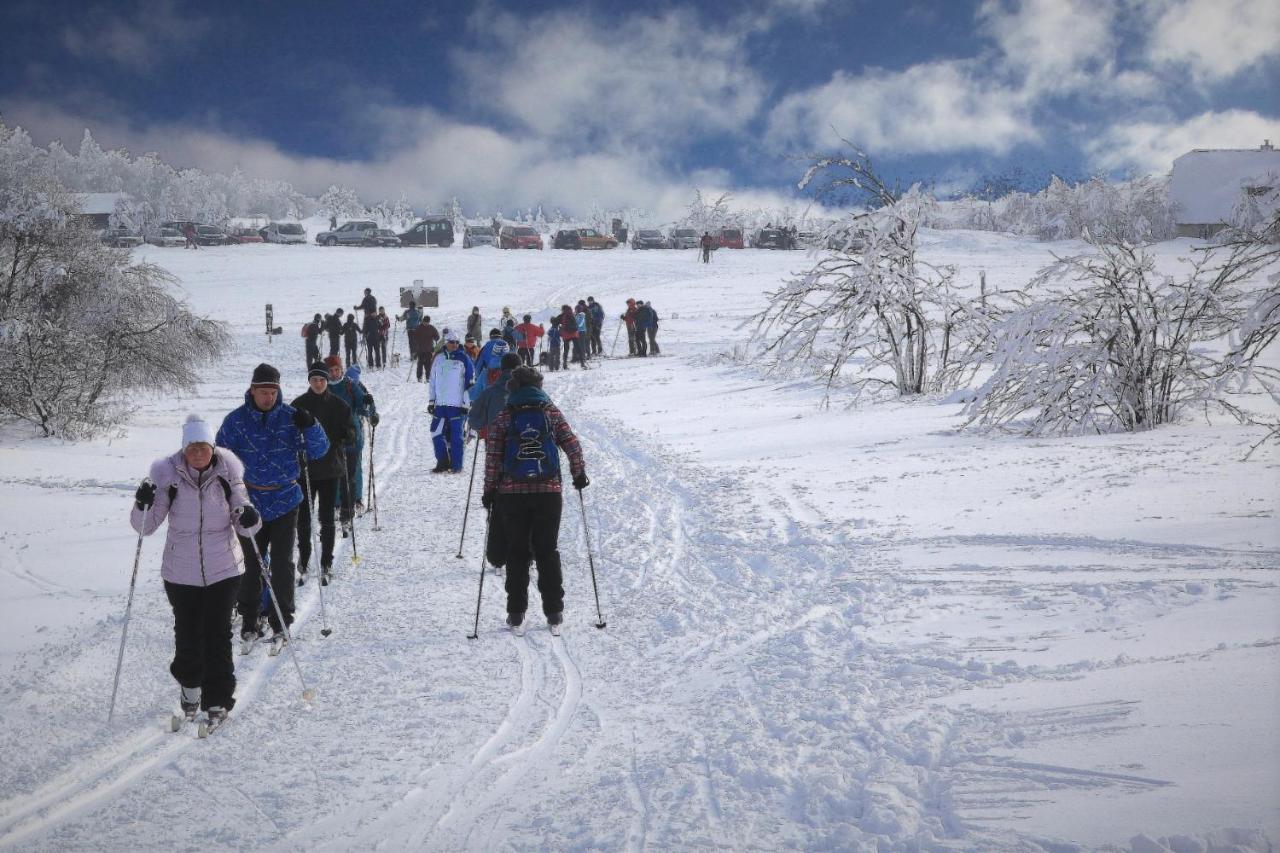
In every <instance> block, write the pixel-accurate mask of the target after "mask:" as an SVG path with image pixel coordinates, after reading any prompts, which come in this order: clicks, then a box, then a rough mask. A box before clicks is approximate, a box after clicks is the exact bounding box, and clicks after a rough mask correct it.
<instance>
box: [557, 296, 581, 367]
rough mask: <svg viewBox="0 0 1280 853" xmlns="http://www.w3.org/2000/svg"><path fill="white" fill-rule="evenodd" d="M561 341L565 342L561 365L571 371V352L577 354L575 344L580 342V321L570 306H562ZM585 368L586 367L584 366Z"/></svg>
mask: <svg viewBox="0 0 1280 853" xmlns="http://www.w3.org/2000/svg"><path fill="white" fill-rule="evenodd" d="M559 316H560V340H562V341H564V356H563V357H562V358H561V359H560V363H561V365H563V367H564V369H565V370H568V369H569V359H570V352H571V350H572V351H573V352H575V353H576V352H577V349H578V346H577V345H576V344H575V343H574V342H575V341H577V340H578V320H577V318H576V317H574V315H573V309H572V308H570V307H569V306H568V305H561V306H560V315H559ZM584 366H585V365H584Z"/></svg>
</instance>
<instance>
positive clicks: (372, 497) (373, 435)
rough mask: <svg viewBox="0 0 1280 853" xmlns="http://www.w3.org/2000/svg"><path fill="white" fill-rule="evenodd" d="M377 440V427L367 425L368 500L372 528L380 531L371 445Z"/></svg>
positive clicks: (376, 486)
mask: <svg viewBox="0 0 1280 853" xmlns="http://www.w3.org/2000/svg"><path fill="white" fill-rule="evenodd" d="M377 441H378V428H377V427H376V426H372V425H371V426H370V427H369V502H370V503H371V504H372V505H373V527H372V528H371V529H372V530H374V531H375V532H376V531H380V530H382V526H381V525H380V524H378V481H377V479H375V477H374V471H375V470H376V469H375V468H374V465H373V446H374V445H375V444H376V443H377Z"/></svg>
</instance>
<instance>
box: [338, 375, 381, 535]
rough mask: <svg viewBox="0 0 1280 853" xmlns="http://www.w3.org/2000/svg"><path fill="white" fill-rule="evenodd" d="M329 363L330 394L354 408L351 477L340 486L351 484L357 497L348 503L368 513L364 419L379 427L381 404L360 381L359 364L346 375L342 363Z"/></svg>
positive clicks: (349, 460) (348, 448) (347, 449)
mask: <svg viewBox="0 0 1280 853" xmlns="http://www.w3.org/2000/svg"><path fill="white" fill-rule="evenodd" d="M325 366H326V367H328V368H329V393H331V394H334V395H335V396H337V398H338V399H339V400H341V401H342V402H344V403H346V404H347V407H348V408H349V409H351V419H352V426H353V427H354V428H355V431H356V440H355V443H354V444H349V445H347V446H346V447H345V448H343V450H344V452H345V453H346V456H347V480H346V481H344V483H343V484H339V485H340V488H344V489H345V483H346V482H349V483H351V492H352V495H353V498H348V499H346V503H351V504H352V505H353V506H354V507H355V512H356V514H357V515H358V514H360V513H362V512H364V464H363V462H362V460H363V459H364V419H365V418H368V419H369V425H370V426H374V427H376V426H377V425H378V423H379V422H380V421H381V418H380V417H379V416H378V406H377V404H376V403H375V402H374V399H373V394H371V393H370V392H369V389H368V388H367V387H366V386H365V384H364V383H363V382H361V381H360V367H359V366H358V365H354V364H353V365H351V366H350V367H348V368H347V372H346V374H345V375H344V374H343V372H342V364H341V363H332V362H328V361H326V362H325ZM344 498H345V496H344ZM344 533H345V531H344Z"/></svg>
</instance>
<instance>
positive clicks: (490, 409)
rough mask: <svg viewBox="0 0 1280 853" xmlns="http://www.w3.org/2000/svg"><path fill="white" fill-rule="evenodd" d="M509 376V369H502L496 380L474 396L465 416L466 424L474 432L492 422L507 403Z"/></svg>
mask: <svg viewBox="0 0 1280 853" xmlns="http://www.w3.org/2000/svg"><path fill="white" fill-rule="evenodd" d="M510 378H511V371H510V370H504V371H502V375H501V376H500V377H499V378H498V381H497V382H495V383H493V384H492V385H490V386H489V387H488V388H486V389H484V391H483V393H481V394H480V396H478V397H476V399H475V403H474V404H472V406H471V414H470V415H468V416H467V426H469V427H471V429H472V430H474V431H475V432H479V431H480V430H482V429H484V428H485V427H487V426H488V425H489V424H491V423H493V419H494V418H496V417H497V416H498V413H499V412H501V411H502V410H503V408H505V407H506V405H507V393H508V392H507V380H508V379H510Z"/></svg>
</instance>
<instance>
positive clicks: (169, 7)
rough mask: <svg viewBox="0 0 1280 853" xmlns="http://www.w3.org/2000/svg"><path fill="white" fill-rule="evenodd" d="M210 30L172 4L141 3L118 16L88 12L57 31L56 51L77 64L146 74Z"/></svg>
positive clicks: (115, 11)
mask: <svg viewBox="0 0 1280 853" xmlns="http://www.w3.org/2000/svg"><path fill="white" fill-rule="evenodd" d="M209 29H210V21H209V20H208V19H207V18H204V17H203V16H201V15H199V14H195V13H193V12H191V11H190V10H189V9H184V10H179V9H178V8H176V5H175V3H174V0H142V2H141V3H139V4H138V5H136V6H134V7H133V8H132V9H129V10H127V11H124V12H122V11H121V10H120V9H119V8H118V7H116V8H108V7H106V6H98V7H91V8H89V9H88V10H86V11H84V12H82V13H81V15H80V20H79V22H78V23H77V24H74V25H71V26H67V27H64V28H63V29H62V33H61V37H62V46H63V47H64V48H66V50H67V52H68V53H70V54H71V55H72V56H74V57H76V58H77V59H107V60H110V61H112V62H115V63H118V64H120V65H124V66H128V67H130V68H133V69H135V70H140V71H141V70H146V69H149V68H151V67H153V66H155V65H156V64H157V63H158V62H160V61H161V60H162V59H166V58H168V57H169V56H171V55H174V54H178V53H180V52H181V51H183V50H184V49H186V48H187V47H188V46H189V45H191V44H192V43H194V42H195V41H197V40H199V39H200V38H202V37H203V36H204V35H205V33H206V32H208V31H209Z"/></svg>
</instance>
